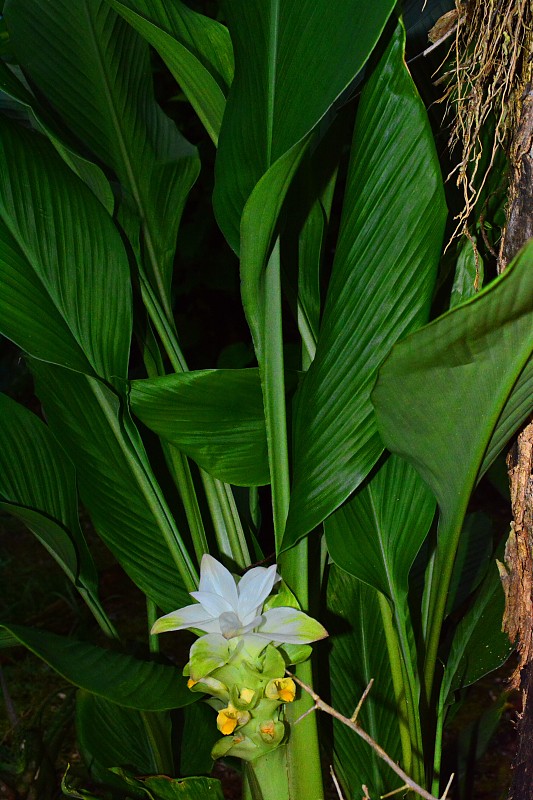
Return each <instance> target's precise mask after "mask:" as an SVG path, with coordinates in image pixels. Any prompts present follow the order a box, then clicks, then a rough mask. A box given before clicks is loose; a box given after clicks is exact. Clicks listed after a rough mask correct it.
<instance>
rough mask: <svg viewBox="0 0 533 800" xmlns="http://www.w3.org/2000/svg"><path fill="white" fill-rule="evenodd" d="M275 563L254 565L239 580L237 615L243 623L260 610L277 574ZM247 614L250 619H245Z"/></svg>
mask: <svg viewBox="0 0 533 800" xmlns="http://www.w3.org/2000/svg"><path fill="white" fill-rule="evenodd" d="M276 569H277V567H276V565H275V564H273V565H272V566H271V567H268V568H266V567H254V568H253V569H251V570H248V572H246V573H245V574H244V575H243V576H242V578H241V579H240V581H239V584H238V587H237V588H238V591H239V605H238V611H237V613H238V615H239V617H240V619H241V621H242V623H243V625H247V624H248V622H250V621H251V619H253V617H255V616H256V615H257V614H259V613H260V612H261V608H262V606H263V603H264V602H265V600H266V599H267V597H268V595H269V594H270V592H271V591H272V587H273V586H274V583H275V582H276V580H279V579H280V578H279V575H277V574H276ZM248 616H250V617H251V619H246V618H247V617H248Z"/></svg>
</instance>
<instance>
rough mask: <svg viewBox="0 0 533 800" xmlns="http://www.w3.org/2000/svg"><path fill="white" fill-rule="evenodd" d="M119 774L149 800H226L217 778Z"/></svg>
mask: <svg viewBox="0 0 533 800" xmlns="http://www.w3.org/2000/svg"><path fill="white" fill-rule="evenodd" d="M116 772H117V774H118V775H120V776H121V777H122V778H124V779H125V780H126V781H127V783H128V784H129V785H130V786H131V787H133V788H135V789H137V788H139V787H142V789H143V790H144V793H145V795H146V797H147V798H149V800H206V798H209V800H224V795H223V793H222V785H221V783H220V781H218V780H217V779H216V778H185V779H184V780H180V779H177V778H167V777H166V776H164V775H153V776H150V777H148V778H134V777H133V776H131V775H128V774H127V773H126V772H125V771H124V770H116Z"/></svg>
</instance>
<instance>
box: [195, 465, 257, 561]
mask: <svg viewBox="0 0 533 800" xmlns="http://www.w3.org/2000/svg"><path fill="white" fill-rule="evenodd" d="M200 475H201V478H202V481H203V484H204V490H205V495H206V498H207V503H208V506H209V511H210V512H211V519H212V521H213V527H214V529H215V537H216V540H217V546H218V549H219V552H220V553H221V554H222V555H225V556H227V557H228V558H231V559H232V560H233V561H235V563H236V564H237V565H238V566H239V567H241V569H245V568H246V567H248V566H250V564H251V563H252V559H251V558H250V553H249V551H248V545H247V543H246V537H245V535H244V530H243V527H242V524H241V519H240V517H239V512H238V511H237V506H236V505H235V498H234V497H233V492H232V490H231V487H230V486H228V484H227V483H222V481H219V480H217V479H216V478H213V477H212V476H211V475H208V473H207V472H204V471H203V470H200Z"/></svg>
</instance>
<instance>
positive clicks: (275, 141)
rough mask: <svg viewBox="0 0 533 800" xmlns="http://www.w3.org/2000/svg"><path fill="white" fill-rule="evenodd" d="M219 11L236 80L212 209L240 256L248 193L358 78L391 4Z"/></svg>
mask: <svg viewBox="0 0 533 800" xmlns="http://www.w3.org/2000/svg"><path fill="white" fill-rule="evenodd" d="M222 7H223V11H224V13H225V17H226V21H227V24H228V27H229V30H230V34H231V38H232V41H233V46H234V50H235V78H234V81H233V84H232V87H231V90H230V93H229V96H228V104H227V108H226V113H225V115H224V121H223V125H222V130H221V133H220V142H219V150H218V156H217V165H216V181H217V182H216V187H215V196H214V202H215V210H216V214H217V219H218V222H219V224H220V227H221V228H222V230H223V231H224V234H225V236H226V238H227V239H228V241H229V243H230V244H231V246H232V247H233V248H234V249H235V250H238V249H239V228H240V220H241V216H242V211H243V209H244V206H245V204H246V201H247V200H248V198H249V196H250V194H251V192H252V190H253V188H254V186H256V184H257V183H258V182H259V180H260V179H261V178H262V176H263V175H264V174H265V173H266V172H267V170H268V169H269V167H270V166H272V165H273V164H274V163H275V162H276V161H277V160H278V159H279V158H281V157H282V156H283V155H284V154H285V153H287V152H288V151H289V150H290V149H291V148H292V147H293V146H294V145H295V144H296V143H297V142H299V141H301V140H302V139H303V138H304V137H305V136H306V135H307V134H308V133H309V132H310V131H311V130H312V129H313V128H314V127H315V125H316V124H317V122H318V121H319V120H320V118H321V117H322V116H323V115H324V114H325V112H326V111H327V110H328V108H329V107H330V106H331V104H332V103H333V102H334V101H335V99H336V98H337V97H338V96H339V94H340V93H341V92H342V91H343V89H345V88H346V86H347V85H348V84H349V83H350V81H351V80H352V79H353V78H354V76H355V75H356V74H357V73H358V72H359V70H360V69H361V67H362V66H363V64H364V63H365V61H366V60H367V58H368V56H369V55H370V53H371V52H372V49H373V48H374V45H375V44H376V42H377V40H378V38H379V35H380V33H381V31H382V30H383V27H384V25H385V23H386V21H387V19H388V17H389V14H390V13H391V11H392V9H393V7H394V2H392V0H378V1H377V2H374V3H372V4H368V3H366V2H363V0H338V2H336V3H332V2H330V0H285V2H283V3H281V2H280V1H279V0H264V2H261V3H258V2H255V3H250V2H249V0H226V2H224V3H223V6H222ZM355 31H356V35H354V32H355Z"/></svg>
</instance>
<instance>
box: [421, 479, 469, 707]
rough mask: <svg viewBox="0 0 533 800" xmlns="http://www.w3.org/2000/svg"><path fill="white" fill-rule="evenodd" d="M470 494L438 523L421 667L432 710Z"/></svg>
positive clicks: (427, 698) (459, 501) (465, 495)
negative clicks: (445, 625) (425, 646)
mask: <svg viewBox="0 0 533 800" xmlns="http://www.w3.org/2000/svg"><path fill="white" fill-rule="evenodd" d="M469 496H470V492H468V493H466V492H465V494H464V497H460V498H459V499H458V503H457V505H456V508H455V510H454V515H453V518H452V519H451V520H450V521H448V520H447V519H446V518H445V517H444V515H443V516H442V517H441V519H440V523H439V528H440V533H438V534H437V550H436V555H435V563H434V568H433V570H432V577H433V580H432V584H431V589H430V592H429V601H428V618H429V619H428V634H427V649H426V660H425V664H424V687H425V692H426V702H427V704H428V706H429V707H431V701H432V696H433V691H434V682H435V670H436V666H437V656H438V651H439V644H440V635H441V631H442V624H443V622H444V617H445V614H446V602H447V599H448V590H449V588H450V581H451V578H452V572H453V565H454V562H455V554H456V552H457V547H458V544H459V537H460V535H461V531H462V528H463V520H464V516H465V513H466V509H467V505H468V499H469ZM439 536H440V538H441V540H444V541H446V542H447V545H446V552H445V555H444V556H443V554H442V548H439Z"/></svg>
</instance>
